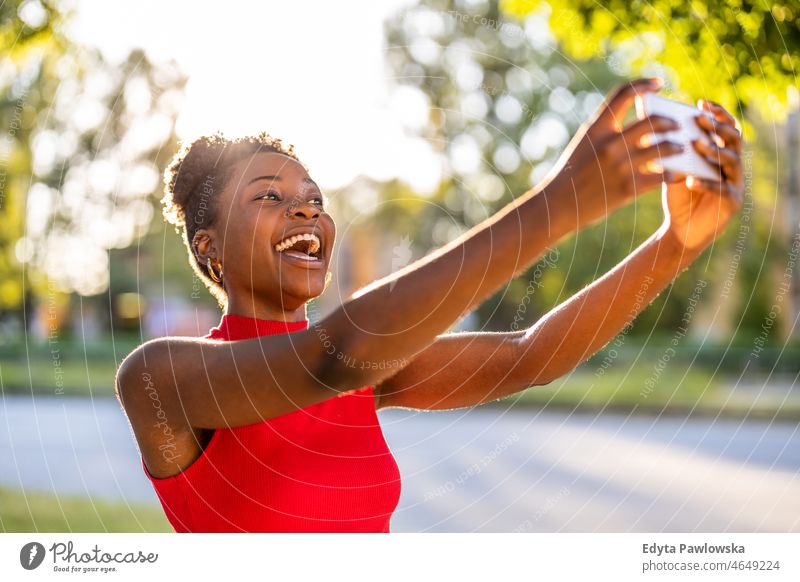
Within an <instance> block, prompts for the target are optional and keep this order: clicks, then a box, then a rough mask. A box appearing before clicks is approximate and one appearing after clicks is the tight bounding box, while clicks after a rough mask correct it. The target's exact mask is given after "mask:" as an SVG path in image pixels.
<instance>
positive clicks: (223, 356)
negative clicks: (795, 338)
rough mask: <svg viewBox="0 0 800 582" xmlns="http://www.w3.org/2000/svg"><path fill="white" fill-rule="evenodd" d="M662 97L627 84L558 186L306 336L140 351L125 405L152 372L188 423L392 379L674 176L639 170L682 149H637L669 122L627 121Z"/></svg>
mask: <svg viewBox="0 0 800 582" xmlns="http://www.w3.org/2000/svg"><path fill="white" fill-rule="evenodd" d="M657 89H658V86H657V85H656V84H654V83H652V82H651V81H649V80H640V81H637V82H634V83H631V84H629V85H626V86H624V87H622V88H621V89H620V90H618V91H617V92H616V93H615V94H614V95H613V96H612V97H610V98H609V99H608V100H606V102H604V104H603V105H602V106H601V107H600V108H599V109H598V112H597V114H596V115H595V116H593V118H592V119H591V120H590V122H588V123H587V124H585V126H584V127H583V128H582V129H581V131H579V133H578V135H576V137H575V139H573V141H572V142H571V143H570V145H569V146H568V147H567V150H566V152H565V154H564V155H563V156H562V161H561V163H560V164H559V166H558V171H557V172H554V173H553V178H552V179H551V180H549V181H547V182H546V183H545V184H544V185H543V186H540V187H537V188H534V189H533V190H530V191H529V192H527V193H526V194H524V195H522V196H521V197H519V198H518V199H516V200H515V201H514V202H511V203H509V204H508V205H507V206H506V207H504V208H503V209H501V210H500V211H499V212H498V213H497V214H495V215H494V216H492V217H490V218H488V219H487V220H485V221H483V222H482V223H481V224H478V225H476V226H475V227H473V228H472V229H470V230H469V231H468V232H466V233H464V234H463V235H461V236H460V237H458V238H457V239H456V240H454V241H452V242H450V243H448V244H447V245H445V246H444V247H442V248H440V249H438V250H437V251H435V252H434V253H432V254H430V255H428V256H426V257H424V258H422V259H420V260H419V261H417V262H415V263H413V264H411V265H408V266H407V267H405V268H403V269H401V270H400V271H398V272H396V273H393V274H391V275H389V276H387V277H385V278H383V279H381V280H379V281H376V282H374V283H372V284H370V285H368V286H367V287H365V288H363V289H361V290H359V291H358V292H356V293H355V294H353V295H352V296H351V297H350V298H349V299H348V300H347V301H346V302H345V303H344V304H343V305H342V306H341V307H339V308H338V309H336V310H335V311H334V312H333V313H332V314H330V315H329V316H328V317H326V318H324V319H323V320H321V321H320V322H319V323H316V324H314V325H312V326H310V327H309V329H307V330H303V331H298V332H292V333H289V334H280V335H270V336H264V337H260V338H253V339H249V340H239V341H231V342H212V341H209V340H203V339H199V338H162V339H159V340H154V341H151V342H148V343H146V344H144V345H143V346H141V347H140V348H138V349H137V350H135V351H134V352H133V353H132V354H131V355H130V356H129V357H128V358H127V359H126V360H125V361H124V362H123V364H122V366H121V367H120V371H119V373H118V391H119V394H120V400H121V401H122V402H123V405H125V406H126V409H127V408H128V406H129V403H130V405H131V406H136V405H137V404H136V403H138V405H139V406H144V407H145V408H146V407H147V405H148V404H147V400H146V398H147V397H148V395H147V394H145V392H144V388H145V385H146V383H145V382H144V381H142V379H141V378H142V376H143V375H144V374H148V376H147V377H148V378H149V379H150V380H149V382H152V383H153V385H155V388H156V390H159V386H160V387H161V388H160V389H161V390H162V391H163V393H164V397H163V398H162V399H161V402H162V406H163V405H164V399H167V401H168V403H170V404H171V406H172V408H173V409H174V410H175V412H174V414H183V415H185V419H186V423H187V424H188V425H189V426H193V427H200V428H216V427H219V426H239V425H243V424H251V423H254V422H259V421H261V420H263V419H265V418H270V417H274V416H278V415H280V414H283V413H286V412H290V411H293V410H296V409H297V408H303V407H305V406H308V405H310V404H314V403H316V402H320V401H323V400H326V399H327V398H330V397H331V396H333V395H334V394H335V393H336V392H341V391H346V390H350V389H354V388H359V387H362V386H366V385H370V384H372V385H374V384H376V383H378V382H380V381H381V380H382V379H384V378H386V377H389V376H391V375H393V374H395V373H396V372H397V370H398V369H399V368H400V367H402V366H401V363H402V362H404V361H406V360H407V359H410V358H412V357H413V356H414V355H415V354H417V353H418V352H420V351H421V350H423V349H425V348H426V347H427V346H429V345H430V344H431V343H433V341H435V340H436V337H437V335H439V334H441V333H443V332H445V331H447V329H449V328H450V327H451V326H452V325H453V324H454V323H455V322H456V321H458V320H459V319H460V318H461V317H462V316H463V315H464V314H465V313H467V312H468V311H469V310H470V309H472V308H473V307H474V306H475V305H477V304H479V303H480V302H482V301H483V300H485V299H486V298H488V297H489V296H490V295H491V294H492V293H494V292H495V291H497V290H498V289H499V288H500V287H501V286H502V285H503V284H505V283H506V282H507V281H508V280H510V279H512V278H513V277H514V276H516V275H517V274H518V273H519V272H521V271H522V270H524V269H525V268H527V267H528V266H530V265H531V264H532V263H533V262H534V261H535V260H537V259H538V258H539V257H540V256H541V255H542V254H543V253H544V252H545V251H546V250H547V248H548V247H551V246H553V245H555V244H556V243H557V242H558V241H560V240H561V239H562V238H563V237H564V236H566V235H568V234H570V233H572V232H574V231H575V230H576V229H580V228H583V227H584V226H586V225H588V224H591V223H592V222H595V221H596V220H598V219H600V218H602V217H603V216H605V215H606V214H607V213H609V212H612V211H613V210H616V209H617V208H619V207H620V206H622V205H624V204H626V203H628V202H630V201H631V200H632V199H633V198H634V196H635V195H636V194H637V193H639V192H642V191H646V190H650V189H652V188H653V187H654V186H656V185H658V184H660V183H661V180H662V179H665V178H666V179H667V180H669V179H670V177H669V176H662V175H660V174H652V173H647V172H642V170H641V166H643V165H644V164H645V163H646V162H647V161H648V160H651V159H656V158H657V157H658V156H659V155H669V154H670V153H675V152H676V151H677V149H675V150H672V149H671V147H670V146H664V145H663V144H662V145H661V146H660V151H658V150H656V149H655V148H652V147H651V148H641V147H639V146H638V141H639V139H640V138H641V137H642V135H644V134H646V133H650V132H652V131H663V130H666V129H669V128H671V127H673V124H672V122H670V121H669V120H664V119H663V118H648V119H645V120H642V121H639V122H636V123H634V124H632V125H631V126H629V127H626V128H622V127H621V123H620V120H621V119H622V117H623V116H624V114H625V112H626V111H627V110H628V109H629V108H630V106H631V105H632V103H633V99H634V97H635V95H636V94H637V93H641V92H642V91H654V90H657ZM150 398H152V396H150Z"/></svg>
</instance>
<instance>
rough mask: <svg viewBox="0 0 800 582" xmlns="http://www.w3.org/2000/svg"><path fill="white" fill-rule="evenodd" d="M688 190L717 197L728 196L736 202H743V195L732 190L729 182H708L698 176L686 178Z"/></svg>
mask: <svg viewBox="0 0 800 582" xmlns="http://www.w3.org/2000/svg"><path fill="white" fill-rule="evenodd" d="M686 188H688V189H689V190H691V191H692V192H698V193H708V194H716V195H717V196H723V197H724V196H728V197H730V198H733V199H734V200H736V201H741V198H742V196H741V194H740V193H739V192H738V191H736V190H734V189H733V188H731V186H730V184H728V183H727V182H718V181H716V180H707V179H705V178H698V177H697V176H687V177H686Z"/></svg>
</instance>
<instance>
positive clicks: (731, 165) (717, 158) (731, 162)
mask: <svg viewBox="0 0 800 582" xmlns="http://www.w3.org/2000/svg"><path fill="white" fill-rule="evenodd" d="M693 145H694V147H695V149H696V150H697V151H698V152H699V153H700V154H701V155H702V156H703V157H704V158H705V159H707V160H708V161H709V162H711V163H713V164H716V165H718V166H721V167H722V169H723V171H724V173H725V177H726V178H727V179H728V180H732V181H734V182H736V181H738V180H739V179H740V178H741V176H742V161H741V159H740V158H739V155H738V154H737V153H736V152H734V151H733V150H731V149H728V148H721V147H718V146H716V145H713V144H708V143H706V142H704V141H703V140H701V139H698V140H695V141H694V142H693Z"/></svg>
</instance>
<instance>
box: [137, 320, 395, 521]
mask: <svg viewBox="0 0 800 582" xmlns="http://www.w3.org/2000/svg"><path fill="white" fill-rule="evenodd" d="M307 327H308V320H303V321H297V322H288V323H284V322H279V321H271V320H264V319H254V318H249V317H244V316H240V315H229V314H225V315H223V316H222V321H221V322H220V324H219V326H218V327H215V328H213V329H212V330H211V331H210V333H209V334H208V335H206V336H205V337H207V338H211V339H220V340H238V339H247V338H251V337H256V336H257V335H267V334H274V333H290V332H293V331H297V330H302V329H306V328H307ZM142 467H143V468H144V471H145V474H146V475H147V477H148V478H149V479H150V481H151V482H152V484H153V487H154V488H155V490H156V494H157V495H158V498H159V500H160V501H161V505H162V506H163V508H164V512H165V513H166V516H167V519H168V520H169V522H170V523H171V524H172V526H173V527H174V528H175V531H177V532H388V531H389V520H390V518H391V515H392V512H393V511H394V510H395V508H396V507H397V503H398V500H399V498H400V471H399V469H398V466H397V463H396V462H395V459H394V457H393V456H392V453H391V451H390V450H389V447H388V445H387V443H386V439H385V438H384V436H383V431H382V430H381V427H380V424H379V423H378V416H377V414H376V412H375V400H374V395H373V389H372V386H365V387H364V388H360V389H357V390H352V391H350V392H345V393H342V394H339V395H336V396H334V397H332V398H329V399H328V400H325V401H323V402H319V403H317V404H313V405H311V406H308V407H306V408H303V409H299V410H295V411H293V412H290V413H287V414H283V415H281V416H278V417H275V418H271V419H268V420H266V421H264V422H260V423H257V424H251V425H248V426H238V427H233V428H219V429H216V430H215V431H214V434H213V436H212V437H211V440H210V441H209V443H208V445H207V446H206V448H205V450H204V451H203V452H202V453H201V454H200V456H199V457H198V458H197V459H196V460H195V461H194V462H193V463H192V464H191V465H189V467H187V468H186V469H185V470H184V471H182V472H181V473H179V474H177V475H175V476H172V477H167V478H164V479H159V478H156V477H153V476H152V475H151V474H150V472H149V471H148V470H147V466H146V465H145V464H144V459H142Z"/></svg>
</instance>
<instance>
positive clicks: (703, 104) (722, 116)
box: [697, 99, 742, 132]
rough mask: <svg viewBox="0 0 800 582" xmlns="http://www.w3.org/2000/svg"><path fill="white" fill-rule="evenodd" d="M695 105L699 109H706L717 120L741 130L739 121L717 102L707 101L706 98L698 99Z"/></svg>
mask: <svg viewBox="0 0 800 582" xmlns="http://www.w3.org/2000/svg"><path fill="white" fill-rule="evenodd" d="M697 106H698V107H699V108H700V109H705V110H706V111H709V112H711V114H713V115H714V117H715V118H716V119H717V120H718V121H721V122H723V123H727V124H729V125H732V126H733V127H735V128H736V129H737V130H739V132H741V130H742V128H741V126H740V125H739V121H738V120H737V119H736V118H735V117H734V116H733V115H731V114H730V113H728V110H727V109H725V108H724V107H723V106H722V105H720V104H719V103H716V102H714V101H708V100H707V99H700V100H698V102H697Z"/></svg>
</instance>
